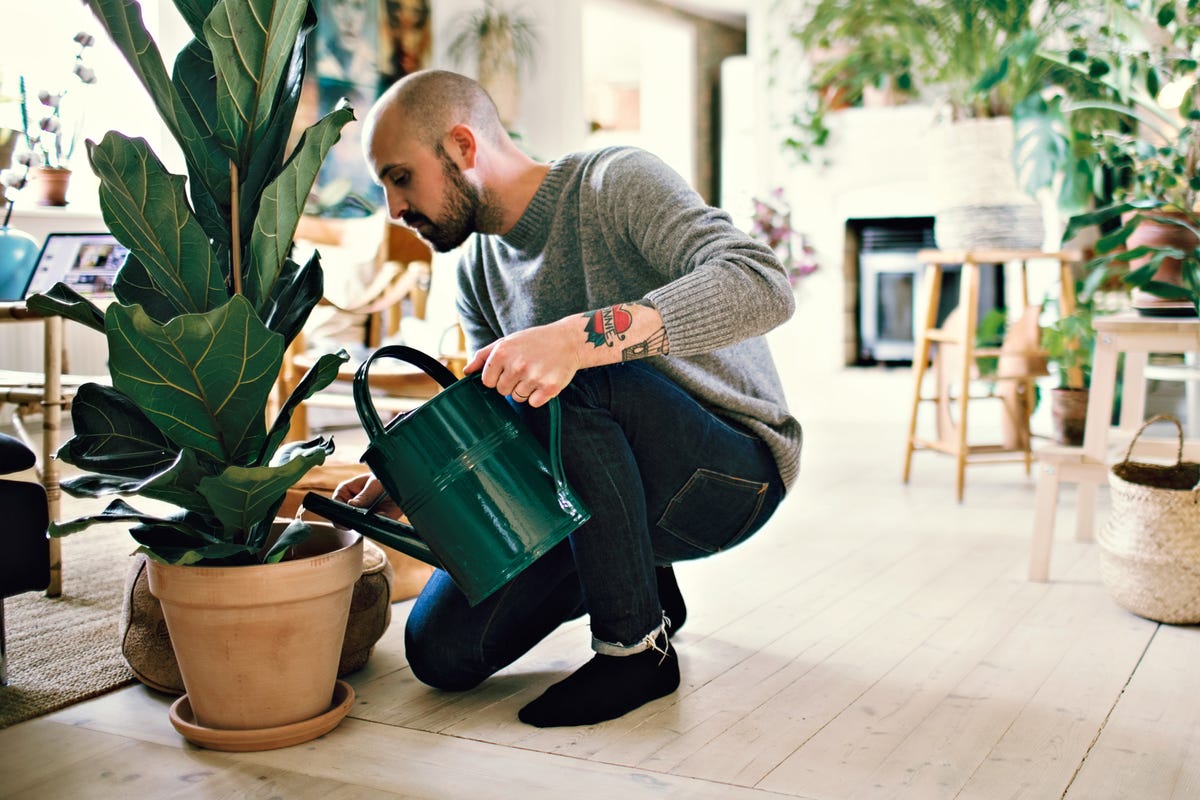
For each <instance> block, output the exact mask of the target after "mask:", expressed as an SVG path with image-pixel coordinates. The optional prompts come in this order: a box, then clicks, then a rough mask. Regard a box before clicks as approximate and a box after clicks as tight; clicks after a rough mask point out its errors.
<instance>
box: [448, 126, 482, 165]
mask: <svg viewBox="0 0 1200 800" xmlns="http://www.w3.org/2000/svg"><path fill="white" fill-rule="evenodd" d="M446 152H447V153H449V154H450V158H452V159H454V163H456V164H458V166H459V168H460V169H474V167H475V158H476V156H477V155H478V149H477V144H476V141H475V131H473V130H471V128H470V126H468V125H464V124H462V123H459V124H458V125H455V126H454V127H453V128H451V129H450V133H448V134H446Z"/></svg>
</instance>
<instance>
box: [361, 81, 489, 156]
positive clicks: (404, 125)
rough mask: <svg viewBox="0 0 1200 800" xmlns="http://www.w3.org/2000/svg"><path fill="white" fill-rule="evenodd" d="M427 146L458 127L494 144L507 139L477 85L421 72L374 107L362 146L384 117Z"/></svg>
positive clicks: (399, 84)
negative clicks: (466, 129)
mask: <svg viewBox="0 0 1200 800" xmlns="http://www.w3.org/2000/svg"><path fill="white" fill-rule="evenodd" d="M385 116H387V117H391V118H392V119H391V121H393V122H396V123H398V124H397V127H398V128H399V129H400V130H402V131H403V132H404V135H405V136H406V138H410V139H412V140H413V141H416V142H418V143H420V144H422V145H424V146H426V147H435V146H437V145H438V144H439V143H440V142H441V141H442V137H444V136H445V135H446V134H447V132H449V131H450V129H451V128H453V127H454V126H455V125H468V126H470V128H471V129H472V130H473V131H474V132H475V135H476V136H479V137H481V138H483V139H484V140H485V141H488V142H489V143H491V144H501V143H503V142H504V141H505V140H507V138H508V134H507V132H506V131H505V130H504V125H503V124H502V123H501V122H500V115H499V113H498V112H497V111H496V104H495V103H493V102H492V98H490V97H488V94H487V92H485V91H484V90H483V87H481V86H480V85H479V84H478V83H476V82H475V81H473V80H471V79H470V78H468V77H466V76H465V75H459V74H458V73H456V72H447V71H445V70H421V71H419V72H414V73H412V74H411V75H407V76H405V77H403V78H401V79H400V80H398V81H396V82H395V83H394V84H392V85H391V86H390V87H388V89H387V91H385V92H384V93H383V94H382V95H381V96H380V98H379V99H378V100H377V101H375V104H374V105H373V106H371V110H370V111H369V112H368V113H367V117H366V119H365V120H364V122H363V131H364V134H365V136H364V143H365V142H366V141H368V140H369V139H370V137H371V135H372V132H373V130H374V129H375V127H376V126H377V125H378V124H379V121H380V119H381V118H382V117H385Z"/></svg>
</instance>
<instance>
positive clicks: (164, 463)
mask: <svg viewBox="0 0 1200 800" xmlns="http://www.w3.org/2000/svg"><path fill="white" fill-rule="evenodd" d="M71 425H72V427H73V428H74V430H75V435H74V436H72V437H71V438H70V439H68V440H67V441H66V442H65V443H64V444H63V446H62V447H61V448H59V451H58V457H59V458H60V459H61V460H62V461H64V462H66V463H68V464H70V465H72V466H74V467H78V468H79V469H83V470H88V471H90V472H100V473H103V474H105V475H117V476H120V477H123V478H134V479H137V480H144V479H146V478H148V477H150V476H151V475H154V474H156V473H158V472H161V471H162V470H164V469H167V468H168V467H169V466H170V465H171V463H172V462H174V461H175V457H176V452H177V450H178V448H177V447H175V446H174V445H173V444H172V443H171V442H170V440H168V439H167V438H166V437H165V436H163V435H162V433H161V432H160V431H159V430H158V428H156V427H155V426H154V424H153V423H152V422H150V420H149V419H148V418H147V417H146V415H145V414H144V413H142V410H141V409H140V408H138V407H137V405H135V404H134V402H133V401H132V400H130V399H129V398H128V397H126V396H125V395H123V394H121V393H120V392H119V391H117V390H116V389H113V388H112V387H110V386H101V385H100V384H97V383H85V384H83V385H82V386H80V387H79V391H78V392H76V394H75V399H74V400H73V401H72V402H71Z"/></svg>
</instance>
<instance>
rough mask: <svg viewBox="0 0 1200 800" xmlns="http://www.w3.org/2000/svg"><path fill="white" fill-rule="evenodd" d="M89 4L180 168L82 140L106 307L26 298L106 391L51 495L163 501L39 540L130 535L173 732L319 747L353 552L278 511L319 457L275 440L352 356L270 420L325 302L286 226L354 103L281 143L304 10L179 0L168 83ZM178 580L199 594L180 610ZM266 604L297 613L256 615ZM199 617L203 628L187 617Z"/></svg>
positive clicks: (95, 391)
mask: <svg viewBox="0 0 1200 800" xmlns="http://www.w3.org/2000/svg"><path fill="white" fill-rule="evenodd" d="M87 3H88V5H89V6H90V8H91V10H92V11H93V13H94V14H95V15H96V17H97V18H98V19H99V20H100V22H101V23H102V25H103V26H104V28H105V29H106V30H107V32H108V35H109V36H110V37H111V38H112V39H113V41H114V43H115V44H116V46H117V47H118V49H119V50H120V51H121V52H122V53H123V55H124V56H125V58H126V60H127V61H128V62H129V64H130V65H131V66H132V68H133V69H134V71H135V73H136V74H137V76H138V78H139V79H140V81H141V83H142V85H143V86H144V87H145V88H146V90H147V92H148V93H149V95H150V97H151V99H152V101H153V102H154V104H155V106H156V107H157V109H158V111H159V114H160V116H161V117H162V119H163V122H164V123H165V126H166V128H167V129H168V130H169V131H170V132H171V134H172V135H173V137H174V138H175V140H176V141H177V142H178V144H179V147H180V149H181V150H182V153H183V157H184V161H185V163H186V166H187V172H188V174H187V176H183V175H174V174H170V173H169V172H168V171H167V170H166V168H165V167H164V166H163V165H162V163H161V161H160V160H159V158H158V157H157V155H156V154H155V153H154V152H153V151H152V150H151V148H150V146H149V145H148V144H147V142H146V140H145V139H141V138H132V137H129V136H126V135H124V134H122V133H118V132H115V131H110V132H109V133H107V134H106V135H105V136H104V137H103V139H102V140H101V141H100V142H99V143H95V142H88V143H87V152H88V158H89V160H90V162H91V165H92V169H93V170H94V171H95V172H96V174H97V176H98V177H99V179H100V190H99V199H100V206H101V210H102V212H103V215H104V220H105V223H106V224H107V226H108V227H109V229H110V230H111V231H112V232H113V234H115V235H116V237H117V238H118V239H119V240H120V242H121V243H122V244H123V245H125V246H126V247H127V248H128V249H129V257H128V260H127V261H126V263H125V265H124V266H123V267H122V269H121V271H120V273H119V277H118V279H117V281H116V284H115V286H114V293H115V295H116V300H115V302H113V303H111V304H109V305H108V306H107V307H105V308H100V307H98V306H96V305H93V304H92V303H91V302H90V301H88V300H87V299H85V298H83V297H81V296H80V295H78V294H76V293H75V292H73V291H72V290H71V289H69V288H68V287H67V286H65V285H63V284H58V285H56V286H55V287H53V288H52V289H51V290H50V291H48V292H47V293H46V294H44V295H40V296H37V297H34V298H31V299H30V301H29V304H30V306H31V307H33V308H35V309H37V310H39V311H41V312H43V313H51V314H59V315H61V316H63V317H67V318H69V319H72V320H74V321H77V322H80V323H82V324H84V325H87V326H89V327H91V328H94V329H96V330H98V331H101V332H103V334H104V335H105V337H106V339H107V342H108V349H109V374H110V377H111V383H112V385H111V387H109V386H102V385H98V384H87V385H84V386H83V387H81V388H80V390H79V392H78V395H77V396H76V398H75V400H74V402H73V404H72V408H71V419H72V423H73V426H74V436H73V437H72V438H71V439H70V440H68V441H67V442H66V443H65V444H64V445H63V447H62V449H61V450H60V451H59V457H60V458H62V459H63V460H64V461H66V462H67V463H69V464H72V465H74V466H76V467H78V468H79V469H80V470H82V471H83V472H84V474H82V475H81V476H79V477H77V478H73V479H71V480H69V481H66V482H64V489H65V490H66V491H68V492H70V493H71V494H73V495H76V496H83V497H101V496H108V495H119V496H121V497H124V496H132V495H138V496H141V497H143V498H147V499H149V500H151V501H159V502H162V503H165V504H167V506H168V508H173V509H175V510H174V511H165V512H161V513H154V512H152V511H146V510H141V509H138V508H135V507H134V506H133V505H131V504H130V503H128V502H126V501H125V500H123V499H120V498H118V499H115V500H113V501H112V502H111V503H110V504H109V505H108V506H107V507H106V508H105V509H104V510H103V511H102V512H101V513H99V514H96V515H93V516H89V517H84V518H81V519H77V520H70V521H63V522H56V523H55V524H54V525H53V526H52V530H51V533H52V535H55V536H63V535H67V534H71V533H75V532H77V531H80V530H83V529H84V528H87V527H89V526H91V525H93V524H95V523H103V522H118V523H125V524H128V525H131V526H132V527H131V529H130V533H131V535H132V536H133V538H134V539H135V540H136V541H137V542H138V544H139V545H140V548H139V550H140V551H142V552H145V553H146V554H147V555H148V556H149V557H150V590H151V592H152V593H153V594H154V595H155V596H156V597H158V598H159V600H160V601H161V602H162V605H163V610H164V613H165V615H166V620H167V625H168V628H169V630H170V634H171V640H172V643H173V645H174V648H175V652H176V656H177V657H178V660H179V664H180V671H181V673H182V676H183V682H184V686H185V688H186V690H187V695H185V696H184V697H183V698H181V699H180V701H179V702H177V703H176V704H175V705H174V706H172V722H173V723H174V724H175V726H176V728H177V729H179V730H180V731H181V732H183V733H184V735H185V737H187V738H189V739H191V740H192V741H194V742H197V743H200V744H204V745H205V746H209V747H216V748H221V749H265V748H267V747H275V746H282V745H283V744H292V743H295V742H296V741H303V740H304V739H306V738H313V737H314V736H317V735H320V734H321V733H323V732H325V730H328V729H329V728H330V727H332V726H333V725H336V724H337V722H338V721H339V720H340V719H341V718H342V716H344V714H345V712H346V710H347V709H348V708H349V702H350V700H351V699H352V697H353V692H352V690H350V689H349V687H348V686H347V685H345V684H342V683H338V682H337V680H336V671H337V662H338V656H339V652H340V649H341V643H342V636H343V634H344V631H345V626H346V620H347V615H348V612H349V603H350V596H351V591H352V589H353V585H354V583H355V581H356V580H357V578H358V577H359V574H360V572H361V562H362V540H361V538H360V537H359V536H358V535H357V534H349V533H348V532H343V531H337V530H336V529H334V528H332V526H317V525H313V524H310V523H304V522H298V521H297V522H293V523H292V524H291V525H286V524H284V523H279V524H277V523H276V522H275V512H276V510H277V509H278V508H279V506H280V504H281V502H282V501H283V499H284V495H285V492H286V490H287V488H288V487H289V486H291V485H293V484H294V483H295V482H296V481H298V480H299V479H300V478H301V477H302V476H303V475H304V474H305V473H306V472H307V471H308V470H309V469H310V468H311V467H313V466H316V465H318V464H321V463H322V462H323V461H324V460H325V457H326V455H327V454H328V453H330V452H332V449H333V443H332V441H331V440H325V439H322V438H318V439H314V440H312V441H308V442H298V443H293V444H289V445H286V446H281V443H282V442H283V440H284V437H285V434H286V433H287V430H288V426H289V420H290V418H291V414H292V411H293V410H294V409H295V407H296V405H297V404H298V403H300V402H301V401H302V400H303V399H304V398H306V397H308V396H309V395H311V394H312V393H313V392H315V391H317V390H318V389H320V388H322V387H324V386H326V385H328V384H329V383H330V381H332V379H333V377H334V376H335V375H336V373H337V369H338V366H339V365H340V364H341V363H342V362H343V361H344V360H345V358H346V356H345V354H344V353H339V354H329V355H326V356H323V357H322V358H321V359H320V360H319V361H318V362H317V364H316V365H315V366H314V367H313V369H312V370H310V371H309V373H308V374H307V375H306V376H305V377H304V378H303V379H302V381H301V382H300V384H299V386H298V388H297V389H296V390H295V392H294V393H293V394H292V396H291V397H290V398H288V399H287V400H286V401H285V402H284V403H283V406H282V409H281V411H280V412H279V414H278V416H277V417H276V418H275V419H274V420H273V421H272V423H271V425H270V427H269V428H268V427H267V415H266V411H267V408H268V407H269V406H268V402H269V397H270V394H271V389H272V385H273V384H274V382H275V378H276V376H277V375H278V373H279V369H280V365H281V363H282V359H283V354H284V350H285V348H286V346H287V343H288V342H290V341H291V340H292V339H293V338H294V337H295V336H296V334H297V333H298V332H299V331H300V329H301V327H302V326H303V324H304V322H305V320H306V319H307V317H308V315H309V312H310V311H311V310H312V308H313V307H314V306H315V305H316V303H317V301H318V300H319V298H320V297H321V293H322V273H321V266H320V261H319V258H318V257H317V256H316V255H314V256H313V257H312V258H310V259H309V260H307V261H306V263H304V264H303V265H301V264H297V263H296V262H295V261H293V260H292V259H291V257H290V255H289V253H290V249H291V242H292V238H293V235H294V232H295V229H296V224H297V221H298V219H299V217H300V214H301V211H302V209H303V206H304V202H305V199H306V198H307V195H308V192H309V189H310V188H311V186H312V183H313V181H314V179H315V177H316V175H317V171H318V169H319V167H320V165H321V163H322V161H323V160H324V158H325V155H326V153H327V152H328V151H329V149H330V147H331V146H332V145H333V144H334V143H335V142H336V141H337V140H338V138H339V135H340V131H341V128H342V127H343V126H344V125H345V124H347V123H348V122H349V121H350V120H351V119H353V112H352V111H351V110H350V109H349V108H348V107H346V106H345V105H344V104H342V105H340V106H339V107H338V108H336V109H334V110H333V111H331V112H330V113H328V114H327V115H326V116H325V117H324V118H322V119H321V120H319V121H318V122H317V123H315V124H314V125H312V126H311V127H309V128H308V129H307V130H306V131H305V132H304V134H303V136H302V137H301V138H300V140H299V142H298V143H297V144H296V146H295V148H294V149H293V150H292V151H291V152H290V153H288V152H286V145H287V140H288V135H289V132H290V131H291V128H292V125H293V121H294V118H295V112H296V107H297V103H298V100H299V96H300V88H301V83H302V81H303V78H304V71H305V44H306V40H307V37H308V35H309V33H310V32H311V31H312V29H313V27H314V26H315V24H316V13H315V10H314V8H313V6H312V5H311V3H309V2H295V0H199V1H197V0H189V1H188V2H182V1H180V2H177V7H178V9H179V11H180V13H181V14H182V16H183V18H184V19H185V21H186V23H187V25H188V26H189V28H190V30H191V32H192V34H193V36H194V38H193V39H192V40H191V41H190V42H189V43H188V44H187V45H186V46H185V47H184V48H183V49H182V50H181V51H180V53H179V55H178V57H177V58H176V61H175V69H174V74H173V75H171V74H168V72H167V69H166V67H165V66H164V64H163V60H162V56H161V54H160V52H159V50H158V47H157V44H156V43H155V41H154V39H153V38H152V37H151V36H150V34H149V33H148V32H147V30H146V28H145V26H144V25H143V22H142V19H141V10H140V7H139V5H138V4H137V3H135V2H133V1H132V0H87ZM281 528H282V530H281ZM317 587H320V588H317ZM189 588H194V589H197V590H199V595H200V596H199V597H194V598H191V599H183V600H179V599H178V594H179V593H180V592H182V591H184V590H186V589H189ZM239 592H240V593H241V594H240V595H239V594H238V593H239ZM272 603H278V604H284V603H289V604H291V606H292V610H291V611H290V612H289V611H285V613H283V614H282V615H281V616H278V617H270V616H268V615H269V613H270V612H269V611H268V608H269V606H270V605H271V604H272ZM205 604H207V607H203V606H204V605H205ZM326 605H327V606H328V607H327V608H323V609H322V608H321V607H323V606H326ZM193 606H195V607H196V608H195V610H196V611H197V614H198V619H197V620H196V621H192V622H188V621H187V619H186V618H185V617H184V615H183V611H184V610H185V608H189V607H193ZM229 622H232V623H234V625H233V627H222V626H226V624H227V623H229ZM239 625H240V627H239ZM307 633H314V634H315V635H316V636H315V639H308V638H305V636H304V635H305V634H307ZM201 635H206V636H207V635H212V636H215V637H216V642H215V643H213V642H211V641H207V640H204V639H202V638H201ZM254 646H257V647H258V648H259V649H257V650H255V649H253V647H254ZM197 658H199V659H200V660H199V661H197V660H196V659H197ZM234 689H243V690H245V692H244V693H242V694H240V695H239V694H231V690H234ZM339 692H340V694H339ZM336 700H340V701H341V702H334V701H336ZM297 737H299V738H297Z"/></svg>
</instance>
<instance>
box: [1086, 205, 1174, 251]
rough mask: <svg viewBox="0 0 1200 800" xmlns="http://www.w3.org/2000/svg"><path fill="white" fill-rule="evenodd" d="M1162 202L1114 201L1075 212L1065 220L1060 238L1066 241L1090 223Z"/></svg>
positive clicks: (1118, 217) (1104, 220)
mask: <svg viewBox="0 0 1200 800" xmlns="http://www.w3.org/2000/svg"><path fill="white" fill-rule="evenodd" d="M1162 204H1163V203H1162V201H1161V200H1156V199H1153V198H1143V199H1140V200H1129V201H1126V202H1123V203H1114V204H1113V205H1110V206H1105V207H1104V208H1098V209H1096V210H1095V211H1089V212H1088V213H1086V214H1076V215H1075V216H1073V217H1071V219H1070V220H1068V221H1067V229H1066V230H1065V231H1064V232H1063V235H1062V240H1063V241H1064V242H1068V241H1070V240H1071V239H1074V238H1075V237H1076V236H1077V235H1078V234H1079V232H1080V231H1082V230H1083V229H1085V228H1089V227H1091V226H1092V225H1104V224H1105V223H1108V222H1111V221H1113V220H1117V219H1120V218H1121V215H1122V214H1124V213H1126V212H1128V211H1137V210H1139V209H1146V208H1158V207H1159V206H1161V205H1162Z"/></svg>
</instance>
